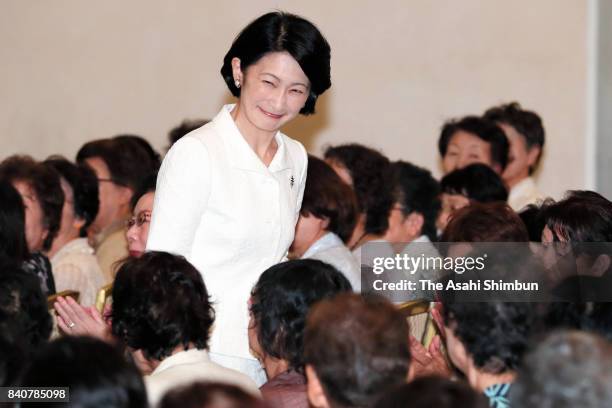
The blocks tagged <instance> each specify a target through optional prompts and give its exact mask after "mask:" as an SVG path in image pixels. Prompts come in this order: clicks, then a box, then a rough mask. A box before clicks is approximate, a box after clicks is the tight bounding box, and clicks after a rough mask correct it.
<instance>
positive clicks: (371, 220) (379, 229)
mask: <svg viewBox="0 0 612 408" xmlns="http://www.w3.org/2000/svg"><path fill="white" fill-rule="evenodd" d="M325 159H326V160H328V161H332V162H336V163H338V164H339V165H341V166H343V167H345V168H346V169H347V170H348V172H349V174H350V175H351V179H352V180H353V191H355V196H356V197H357V205H358V207H359V212H360V213H362V214H365V216H366V222H365V231H366V232H367V233H370V234H382V233H384V232H385V231H386V230H387V228H389V211H390V210H391V206H392V205H393V195H392V193H391V185H390V184H391V183H389V177H390V176H389V174H390V162H389V159H388V158H387V157H386V156H384V155H383V154H382V153H380V152H378V151H376V150H374V149H371V148H369V147H366V146H363V145H360V144H357V143H351V144H345V145H340V146H334V147H329V148H328V149H327V150H326V151H325Z"/></svg>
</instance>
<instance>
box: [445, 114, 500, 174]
mask: <svg viewBox="0 0 612 408" xmlns="http://www.w3.org/2000/svg"><path fill="white" fill-rule="evenodd" d="M459 131H463V132H466V133H470V134H472V135H474V136H476V137H478V138H479V139H482V140H483V141H484V142H486V143H488V144H489V145H490V146H491V161H492V162H493V163H497V164H499V166H500V167H501V168H502V170H503V169H505V168H506V165H507V164H508V151H509V149H510V145H509V143H508V138H507V137H506V134H505V133H504V131H503V130H502V129H501V128H500V127H499V126H497V124H496V123H495V122H493V121H491V120H488V119H484V118H481V117H478V116H466V117H464V118H461V119H458V120H457V119H451V120H449V121H447V122H446V123H444V126H442V131H441V133H440V138H439V139H438V151H439V152H440V156H442V157H444V156H446V150H447V149H448V145H449V143H450V141H451V139H452V138H453V136H454V135H455V133H457V132H459Z"/></svg>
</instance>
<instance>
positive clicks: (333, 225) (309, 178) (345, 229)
mask: <svg viewBox="0 0 612 408" xmlns="http://www.w3.org/2000/svg"><path fill="white" fill-rule="evenodd" d="M300 214H301V215H304V216H307V215H309V214H312V215H314V216H315V217H317V218H321V219H324V218H325V219H327V220H328V222H329V223H328V226H327V230H328V231H330V232H333V233H334V234H336V235H338V236H339V237H340V239H341V240H342V241H344V242H345V243H346V242H348V240H349V239H350V238H351V234H352V233H353V229H354V228H355V222H356V221H357V201H356V199H355V193H354V192H353V189H352V188H351V187H350V186H349V185H347V184H346V183H345V182H344V181H342V179H341V178H340V176H338V175H337V174H336V172H335V171H334V170H333V169H332V168H331V167H330V166H329V165H328V164H327V163H325V161H323V160H321V159H319V158H317V157H314V156H310V155H309V156H308V170H307V175H306V187H305V188H304V198H303V200H302V208H301V210H300Z"/></svg>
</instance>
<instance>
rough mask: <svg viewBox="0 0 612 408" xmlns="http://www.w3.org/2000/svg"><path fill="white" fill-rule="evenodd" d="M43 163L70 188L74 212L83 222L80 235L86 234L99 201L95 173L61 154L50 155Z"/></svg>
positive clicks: (95, 213)
mask: <svg viewBox="0 0 612 408" xmlns="http://www.w3.org/2000/svg"><path fill="white" fill-rule="evenodd" d="M43 164H45V165H47V166H49V167H51V168H53V169H54V170H55V171H56V172H57V173H58V174H59V175H60V176H61V177H62V178H63V179H64V180H66V182H67V183H68V184H69V185H70V188H71V189H72V194H73V196H74V203H73V204H72V206H73V208H74V214H75V215H76V216H77V217H78V218H80V219H82V220H83V221H84V222H85V223H84V224H83V226H82V227H81V230H80V236H81V237H86V236H87V228H89V226H90V225H91V223H92V222H93V221H94V219H95V218H96V215H97V214H98V209H99V207H100V201H99V199H98V179H97V177H96V173H94V172H93V170H92V169H91V168H89V167H88V166H85V165H82V164H81V165H76V164H74V163H71V162H70V161H68V160H67V159H65V158H64V157H61V156H51V157H49V158H48V159H47V160H45V161H44V162H43Z"/></svg>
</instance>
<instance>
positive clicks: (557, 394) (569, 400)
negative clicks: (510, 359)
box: [510, 331, 612, 408]
mask: <svg viewBox="0 0 612 408" xmlns="http://www.w3.org/2000/svg"><path fill="white" fill-rule="evenodd" d="M611 366H612V345H610V343H609V342H606V341H605V340H604V339H602V338H600V337H599V336H596V335H594V334H590V333H586V332H580V331H561V332H554V333H552V334H550V335H549V336H548V337H546V338H545V339H544V340H543V341H542V342H540V344H538V345H537V346H536V347H535V348H534V349H533V350H532V351H530V352H529V353H528V354H527V355H526V357H525V360H524V362H523V364H522V367H521V369H520V371H519V373H518V376H517V378H516V381H515V382H514V384H513V385H512V389H511V391H510V398H511V401H512V406H519V407H524V408H535V407H538V408H540V407H573V406H576V407H584V408H598V407H609V406H612V389H611V388H610V375H611V374H610V367H611Z"/></svg>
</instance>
